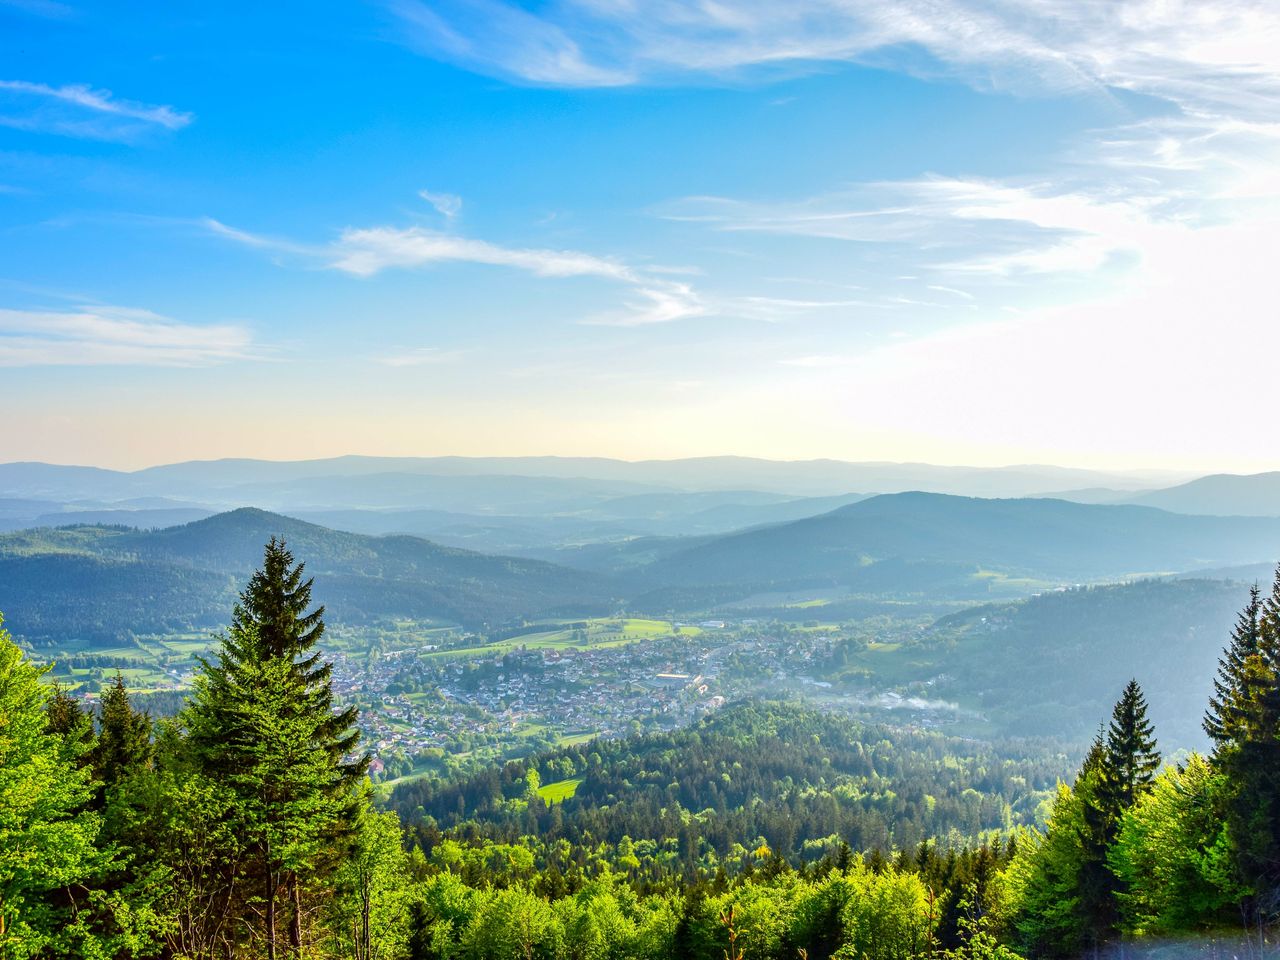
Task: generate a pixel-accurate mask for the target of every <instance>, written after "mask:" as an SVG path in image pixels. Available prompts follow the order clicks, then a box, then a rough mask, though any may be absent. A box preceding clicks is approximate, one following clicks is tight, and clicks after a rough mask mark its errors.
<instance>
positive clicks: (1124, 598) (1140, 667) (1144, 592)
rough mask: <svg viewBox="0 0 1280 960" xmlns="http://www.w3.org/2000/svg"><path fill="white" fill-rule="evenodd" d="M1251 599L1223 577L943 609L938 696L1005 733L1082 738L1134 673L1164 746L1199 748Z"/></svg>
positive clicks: (932, 635) (937, 640)
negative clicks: (1217, 677)
mask: <svg viewBox="0 0 1280 960" xmlns="http://www.w3.org/2000/svg"><path fill="white" fill-rule="evenodd" d="M1247 598H1248V589H1247V587H1246V586H1245V585H1244V584H1242V583H1229V582H1224V581H1219V580H1148V581H1141V582H1138V583H1129V584H1118V585H1108V586H1100V587H1087V588H1081V589H1076V590H1065V591H1051V592H1048V593H1044V594H1041V595H1040V596H1037V597H1033V598H1031V599H1029V600H1026V601H1024V602H1022V603H1015V604H988V605H983V606H980V607H974V608H972V609H969V610H965V611H963V612H960V613H956V614H952V615H950V616H948V617H944V618H943V619H941V620H939V621H938V622H937V623H936V624H935V625H934V626H933V628H932V629H931V630H930V631H929V633H928V635H927V637H926V644H925V645H926V646H927V647H929V648H931V649H932V650H933V651H935V655H936V656H937V658H938V659H937V660H936V662H935V664H934V665H935V666H936V668H937V669H938V670H939V671H940V672H941V673H943V674H944V675H945V678H946V679H945V680H944V681H942V683H941V684H940V686H941V688H942V689H941V690H939V693H938V695H939V696H942V697H953V696H954V697H959V698H961V699H962V700H963V701H964V702H966V703H970V704H972V705H973V707H974V708H975V709H977V710H978V711H980V712H981V713H982V714H983V715H984V716H985V717H986V718H987V719H988V720H989V721H991V722H992V724H993V726H994V727H995V728H996V729H998V730H1006V731H1008V730H1017V731H1020V732H1021V733H1023V734H1025V735H1027V736H1043V735H1051V736H1063V737H1070V738H1072V739H1073V740H1076V741H1078V742H1083V741H1084V740H1085V739H1086V738H1087V737H1088V736H1089V735H1090V734H1091V733H1093V732H1094V731H1095V730H1096V729H1097V722H1098V720H1097V718H1098V717H1100V716H1103V715H1104V714H1105V713H1106V710H1107V708H1108V705H1109V704H1110V703H1111V702H1112V701H1113V700H1114V699H1115V697H1116V693H1117V691H1119V690H1120V689H1121V688H1122V687H1123V686H1124V684H1125V682H1126V681H1128V680H1129V678H1130V677H1138V678H1139V679H1140V680H1141V682H1142V686H1143V689H1144V690H1146V692H1147V696H1148V699H1149V700H1150V704H1151V716H1152V719H1153V720H1154V721H1155V723H1156V728H1157V729H1158V730H1159V731H1160V736H1161V738H1162V740H1163V742H1164V743H1165V744H1166V745H1167V746H1169V747H1184V748H1192V747H1194V748H1199V749H1203V748H1204V746H1205V745H1206V740H1205V736H1204V730H1203V729H1202V728H1201V725H1200V720H1201V717H1202V709H1203V704H1204V703H1206V702H1207V701H1208V698H1209V695H1210V693H1211V692H1212V689H1213V672H1214V669H1215V668H1216V666H1217V662H1218V657H1219V656H1220V655H1221V653H1222V645H1223V643H1224V638H1226V637H1228V636H1229V635H1230V632H1231V627H1232V624H1233V623H1234V622H1235V618H1236V614H1237V613H1238V611H1239V609H1240V607H1241V606H1242V605H1243V604H1244V602H1245V600H1246V599H1247ZM907 655H908V654H907V653H906V652H904V653H903V656H904V657H905V656H907ZM1027 691H1034V692H1035V695H1034V696H1033V697H1028V696H1027Z"/></svg>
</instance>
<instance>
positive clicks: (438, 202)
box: [418, 190, 462, 220]
mask: <svg viewBox="0 0 1280 960" xmlns="http://www.w3.org/2000/svg"><path fill="white" fill-rule="evenodd" d="M418 196H420V197H421V198H422V199H423V200H425V201H427V203H429V204H431V206H433V207H435V208H436V213H438V214H440V215H441V216H442V217H444V218H446V219H448V220H452V219H453V218H454V217H456V216H457V215H458V214H460V213H461V212H462V198H461V197H459V196H458V195H456V194H453V193H433V192H432V191H430V190H419V191H418Z"/></svg>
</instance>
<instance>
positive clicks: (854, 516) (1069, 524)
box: [645, 493, 1280, 584]
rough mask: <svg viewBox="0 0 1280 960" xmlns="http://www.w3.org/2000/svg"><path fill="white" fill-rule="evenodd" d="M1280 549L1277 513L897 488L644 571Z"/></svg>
mask: <svg viewBox="0 0 1280 960" xmlns="http://www.w3.org/2000/svg"><path fill="white" fill-rule="evenodd" d="M1277 552H1280V518H1264V519H1260V518H1246V517H1195V516H1185V515H1182V514H1173V513H1167V512H1165V511H1162V510H1156V509H1153V508H1149V507H1135V506H1103V505H1092V504H1079V503H1070V502H1068V501H1065V500H1038V499H1031V500H981V499H975V498H971V497H951V496H943V495H939V494H929V493H902V494H893V495H886V496H880V497H872V498H870V499H868V500H863V501H861V502H859V503H854V504H850V505H848V506H845V507H841V508H840V509H838V510H834V511H832V512H830V513H825V514H822V515H821V516H817V517H809V518H806V519H802V520H797V521H794V522H792V523H785V524H780V525H777V526H770V527H764V528H761V529H755V530H747V531H743V532H741V533H737V534H731V535H727V536H723V537H718V538H714V539H711V540H710V541H707V542H702V543H699V544H696V545H694V546H692V547H690V548H689V549H687V550H681V551H675V552H669V553H668V554H667V555H665V556H663V557H661V558H660V559H658V560H656V561H655V562H654V563H652V564H651V565H650V566H649V567H648V568H647V569H646V570H645V577H646V579H647V580H648V581H649V582H651V583H654V584H676V583H702V584H713V583H734V582H754V583H760V582H796V581H801V580H806V579H808V580H815V579H824V578H825V579H835V580H840V581H847V580H849V579H856V578H858V577H860V576H863V575H865V571H866V569H867V568H868V566H869V565H871V564H873V563H874V562H875V561H883V560H886V559H896V560H912V561H928V562H941V563H944V564H958V565H963V566H965V567H967V568H970V569H973V568H976V567H985V568H990V569H994V570H999V571H1002V572H1006V573H1011V574H1019V575H1027V576H1035V577H1042V578H1047V579H1068V580H1070V579H1079V580H1088V579H1097V578H1104V577H1115V576H1123V575H1126V574H1134V573H1143V572H1157V571H1167V572H1173V571H1181V570H1188V569H1193V568H1196V567H1202V566H1211V565H1219V566H1221V565H1227V564H1234V563H1247V562H1255V561H1258V562H1261V561H1273V560H1274V559H1275V555H1276V554H1277Z"/></svg>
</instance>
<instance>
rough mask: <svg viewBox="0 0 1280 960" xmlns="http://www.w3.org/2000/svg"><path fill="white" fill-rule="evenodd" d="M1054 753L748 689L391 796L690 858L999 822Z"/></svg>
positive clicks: (866, 845) (495, 834) (475, 818)
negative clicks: (669, 725)
mask: <svg viewBox="0 0 1280 960" xmlns="http://www.w3.org/2000/svg"><path fill="white" fill-rule="evenodd" d="M1070 766H1071V764H1070V763H1069V761H1068V759H1067V757H1065V756H1064V755H1063V754H1061V753H1057V752H1054V751H1050V750H1047V749H1046V748H1045V747H1044V746H1042V745H1041V746H1033V745H1030V744H1026V743H1018V744H1017V745H1016V746H1015V747H1011V748H1009V749H1005V748H1002V747H1001V746H999V745H991V744H985V743H982V744H980V743H977V742H974V741H968V740H959V739H954V738H947V737H944V736H941V735H939V734H932V733H922V732H913V731H904V730H901V729H892V728H887V727H879V726H871V725H861V724H856V723H851V722H850V721H849V720H848V719H847V718H845V717H841V716H838V715H833V714H828V713H823V712H819V711H815V710H812V709H808V708H804V707H800V706H797V705H794V704H781V703H772V702H748V703H742V704H737V705H734V706H731V707H727V708H725V709H724V710H723V711H721V712H719V713H717V714H714V715H712V716H710V717H708V718H706V719H704V720H702V721H700V722H699V723H697V724H695V725H694V726H693V727H691V728H687V729H683V730H678V731H675V732H672V733H660V734H649V735H643V736H636V737H631V738H627V739H623V740H614V741H604V740H595V741H591V742H589V743H585V744H581V745H578V746H572V747H564V748H561V749H558V750H555V751H552V752H549V753H545V754H541V755H538V756H534V757H531V758H529V759H526V760H522V761H513V762H511V763H508V764H507V765H506V766H505V767H503V768H501V769H496V768H491V769H489V770H486V771H484V772H482V773H479V774H476V775H474V776H472V777H469V778H467V779H464V780H461V781H459V782H454V783H443V784H440V783H436V784H432V783H427V782H425V781H417V782H410V783H407V784H404V785H401V786H400V787H398V788H397V789H396V790H395V792H394V794H393V796H392V800H391V805H392V807H393V808H395V809H396V810H397V811H398V812H399V813H400V814H401V816H402V818H404V819H405V820H406V821H407V822H410V823H417V824H419V825H423V824H426V825H428V826H426V827H425V829H426V833H425V834H423V835H424V836H427V837H429V836H435V832H434V831H435V830H436V828H443V829H444V830H446V831H448V830H454V831H455V832H456V833H457V835H458V836H462V837H474V836H477V835H479V836H484V837H486V838H488V839H494V840H501V841H507V842H513V841H515V840H517V839H518V838H520V837H521V836H525V835H530V836H538V837H540V838H542V840H543V841H544V842H546V843H554V842H555V841H557V840H558V839H561V838H564V839H567V840H569V841H570V842H572V843H575V844H577V843H589V842H591V841H593V840H594V841H605V842H607V843H610V844H618V843H621V842H623V838H624V837H629V838H630V839H631V840H634V841H652V842H653V843H655V844H657V845H658V846H659V847H661V846H662V845H663V844H665V843H669V845H670V846H671V847H672V848H673V849H678V851H679V854H678V855H679V857H680V858H683V859H684V860H686V861H688V862H689V866H690V867H692V866H695V865H698V864H699V862H701V865H702V866H705V865H706V864H707V863H714V862H717V861H719V860H723V859H724V858H725V857H727V856H729V855H730V854H731V852H732V850H733V848H734V845H735V844H745V843H752V844H755V843H758V842H759V840H760V839H761V838H763V840H764V841H765V842H766V843H767V844H768V847H769V848H770V849H771V850H773V851H775V852H777V853H779V854H780V855H782V856H784V857H787V858H789V859H792V860H798V859H801V858H803V857H806V856H808V857H814V858H816V857H818V856H822V855H823V854H824V853H830V852H831V848H832V846H833V845H834V844H835V843H836V841H837V839H843V840H845V841H846V842H847V843H849V844H850V845H852V847H853V848H854V849H855V850H859V849H870V848H873V847H880V848H883V849H891V848H897V849H902V848H904V847H912V846H914V845H915V844H917V843H919V842H920V841H921V840H924V839H926V838H929V837H947V836H950V835H954V836H962V837H974V836H977V835H978V834H979V833H981V832H982V831H986V830H1007V829H1009V828H1010V827H1011V826H1012V825H1014V824H1017V823H1029V822H1032V821H1033V820H1034V818H1035V814H1036V811H1037V808H1038V807H1039V805H1040V804H1041V802H1042V801H1043V800H1044V799H1045V798H1046V797H1047V796H1048V792H1047V791H1050V790H1052V788H1053V786H1054V784H1055V782H1056V781H1057V779H1058V778H1060V777H1062V776H1065V775H1066V773H1067V772H1068V771H1069V769H1070ZM535 772H536V774H535ZM531 778H532V782H533V783H536V784H539V785H541V793H538V792H537V791H534V790H531V789H530V783H531ZM560 797H564V799H562V800H560V802H558V803H555V802H553V803H551V804H548V803H547V802H545V801H546V800H551V801H555V800H556V799H558V798H560ZM677 844H678V847H677Z"/></svg>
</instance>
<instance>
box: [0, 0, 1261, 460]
mask: <svg viewBox="0 0 1280 960" xmlns="http://www.w3.org/2000/svg"><path fill="white" fill-rule="evenodd" d="M1277 159H1280V12H1278V11H1277V9H1276V8H1275V6H1274V4H1269V3H1258V4H1247V3H1236V2H1227V0H1206V2H1202V3H1197V4H1194V5H1192V4H1185V5H1183V4H1179V3H1177V2H1159V3H1157V2H1155V0H1107V2H1100V0H1099V2H1092V0H1090V2H1072V3H1067V2H1064V0H1044V2H1043V3H1039V4H1037V5H1035V6H1034V7H1032V6H1028V5H1026V4H1013V3H991V2H976V0H928V2H924V0H904V2H898V3H894V4H876V3H862V2H857V0H796V2H794V3H792V4H787V5H779V4H774V3H765V2H756V0H739V2H736V3H732V4H716V3H711V2H701V3H692V2H691V3H673V2H665V0H652V2H645V0H564V2H560V3H551V4H539V3H526V4H519V5H517V4H507V3H502V2H500V0H480V2H439V3H421V2H415V0H401V2H389V3H344V4H310V5H306V6H305V7H303V6H301V5H294V4H265V5H264V4H258V5H238V4H223V5H217V6H215V7H210V8H207V9H197V8H196V7H194V6H190V5H181V4H179V5H160V6H157V5H155V4H145V5H143V4H124V5H121V4H110V5H109V4H79V3H67V4H63V3H57V2H52V0H17V2H12V0H0V403H2V404H3V407H4V409H5V416H4V418H3V420H0V448H2V449H0V458H2V459H43V460H52V461H59V462H80V463H97V464H103V465H110V466H128V467H131V466H140V465H145V464H149V463H155V462H164V461H169V460H176V459H185V458H197V457H199V458H206V457H219V456H267V457H274V458H293V457H305V456H326V455H334V454H341V453H352V452H358V453H370V454H378V453H384V454H396V455H411V454H424V455H430V454H443V453H460V454H535V453H538V454H541V453H560V454H596V455H605V456H621V457H627V458H640V457H673V456H689V455H700V454H718V453H740V454H749V455H757V456H768V457H781V458H802V457H838V458H843V459H888V460H930V461H935V462H953V463H978V464H999V463H1014V462H1028V461H1040V462H1044V461H1054V462H1061V463H1070V464H1078V465H1088V466H1107V467H1168V468H1179V469H1231V470H1248V469H1266V468H1280V452H1277V448H1276V447H1275V445H1274V444H1273V443H1271V444H1268V443H1265V442H1261V443H1260V442H1259V430H1260V429H1262V430H1265V424H1266V422H1267V420H1268V419H1269V418H1267V417H1266V416H1265V407H1266V396H1267V392H1268V391H1267V388H1266V386H1265V385H1266V384H1267V383H1268V382H1269V380H1270V370H1271V368H1272V367H1273V366H1274V361H1273V360H1272V359H1271V358H1273V357H1274V356H1276V355H1277V352H1278V351H1280V324H1278V323H1277V321H1278V320H1280V317H1278V316H1277V308H1276V306H1275V303H1276V302H1277V301H1276V298H1275V296H1274V281H1273V275H1274V272H1275V269H1274V260H1275V257H1274V250H1275V249H1276V248H1277V247H1280V244H1278V243H1277V242H1276V238H1277V236H1278V235H1280V230H1278V229H1277V228H1278V227H1280V212H1278V210H1280V205H1278V204H1277V199H1278V198H1280V166H1277ZM1260 425H1261V426H1260Z"/></svg>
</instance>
